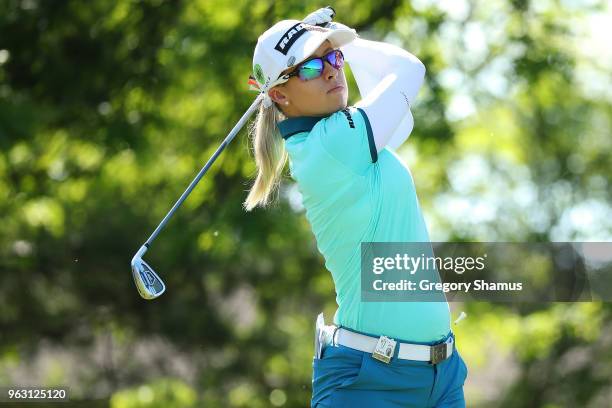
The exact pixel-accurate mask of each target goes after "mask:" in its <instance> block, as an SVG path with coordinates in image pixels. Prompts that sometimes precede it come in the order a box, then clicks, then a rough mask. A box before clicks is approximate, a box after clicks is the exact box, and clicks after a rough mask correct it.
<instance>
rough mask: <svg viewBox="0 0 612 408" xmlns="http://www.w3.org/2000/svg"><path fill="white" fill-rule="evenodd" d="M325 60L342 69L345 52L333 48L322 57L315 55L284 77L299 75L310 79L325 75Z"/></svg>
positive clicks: (305, 79) (303, 79) (304, 78)
mask: <svg viewBox="0 0 612 408" xmlns="http://www.w3.org/2000/svg"><path fill="white" fill-rule="evenodd" d="M325 61H327V62H329V64H330V65H331V66H332V67H334V68H336V69H340V68H342V67H343V66H344V54H342V51H340V50H331V51H330V52H328V53H327V54H325V55H324V56H322V57H313V58H310V59H307V60H306V61H304V62H302V63H300V65H298V66H297V68H296V69H294V70H293V71H291V72H290V73H288V74H285V75H284V76H283V78H284V79H289V78H291V77H292V76H296V75H297V76H299V78H300V79H301V80H302V81H310V80H311V79H315V78H318V77H320V76H321V75H323V71H324V70H325Z"/></svg>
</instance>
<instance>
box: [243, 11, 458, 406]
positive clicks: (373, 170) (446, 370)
mask: <svg viewBox="0 0 612 408" xmlns="http://www.w3.org/2000/svg"><path fill="white" fill-rule="evenodd" d="M332 17H333V10H332V9H331V8H324V9H320V10H317V11H316V12H314V13H312V14H310V15H309V16H308V17H306V18H305V19H304V21H298V20H283V21H280V22H278V23H276V24H275V25H274V26H272V27H271V28H269V29H268V30H267V31H266V32H264V33H263V34H262V35H261V36H260V37H259V39H258V42H257V45H256V47H255V52H254V57H253V74H254V79H255V80H256V81H257V82H256V85H257V87H258V89H259V90H260V91H261V92H262V93H263V94H264V99H262V101H263V102H262V105H261V106H260V109H259V112H258V117H257V119H256V122H255V125H254V126H253V129H252V133H253V134H254V137H253V139H254V140H253V145H254V152H255V161H256V164H257V168H258V174H257V177H256V179H255V183H254V185H253V187H252V188H251V190H250V192H249V194H248V197H247V199H246V201H245V208H246V209H247V210H250V209H252V208H253V207H255V206H257V205H260V206H265V205H266V204H267V203H269V202H270V197H271V195H272V193H273V191H274V190H275V189H276V188H277V187H278V183H279V181H280V176H281V173H282V170H283V168H284V165H285V162H286V160H287V157H288V158H289V168H290V172H291V176H292V178H294V179H295V180H296V182H297V186H298V188H299V191H300V192H301V194H302V197H303V205H304V207H305V209H306V217H307V219H308V221H309V223H310V225H311V227H312V231H313V233H314V235H315V238H316V242H317V247H318V249H319V251H320V252H321V253H322V255H323V256H324V258H325V266H326V267H327V269H328V270H329V271H330V272H331V274H332V277H333V280H334V284H335V288H336V301H337V303H338V309H337V312H336V314H335V316H334V324H333V325H328V326H325V325H324V324H323V322H322V315H319V318H318V319H317V330H316V339H315V343H316V347H315V355H314V359H313V377H312V388H313V390H312V400H311V406H312V407H374V408H377V407H381V408H385V407H464V406H465V401H464V396H463V383H464V381H465V379H466V377H467V367H466V365H465V363H464V361H463V359H462V358H461V356H460V355H459V353H458V352H457V348H456V347H455V341H454V335H453V333H452V331H451V329H450V312H449V307H448V303H447V302H446V300H445V299H444V301H443V302H363V301H361V296H360V295H361V292H360V283H361V275H360V273H361V268H360V259H361V258H360V248H361V242H429V235H428V232H427V228H426V225H425V222H424V219H423V216H422V213H421V209H420V207H419V203H418V199H417V195H416V191H415V187H414V183H413V180H412V176H411V174H410V171H409V170H408V168H407V167H406V165H405V164H404V163H403V162H402V160H401V159H400V158H399V157H398V156H397V155H396V154H395V153H394V151H393V150H394V149H395V148H396V147H397V146H399V145H401V144H402V142H403V141H404V140H406V138H407V137H408V135H409V134H410V132H411V130H412V126H413V118H412V115H411V113H410V104H411V103H412V102H413V101H414V99H415V97H416V95H417V92H418V90H419V88H420V87H421V85H422V83H423V79H424V74H425V68H424V66H423V64H422V63H421V62H420V61H419V60H418V59H417V58H416V57H415V56H413V55H412V54H410V53H408V52H407V51H405V50H403V49H401V48H399V47H397V46H394V45H391V44H387V43H384V42H376V41H368V40H364V39H361V38H359V36H358V35H357V34H356V32H355V30H353V29H350V28H348V27H346V26H344V25H342V24H339V23H333V22H331V20H332ZM321 25H324V26H325V28H323V27H321ZM344 58H346V61H347V62H348V63H349V64H350V66H351V69H352V71H353V73H354V76H355V79H356V81H357V85H358V87H359V90H360V93H361V95H362V98H363V99H362V100H361V101H359V102H358V103H357V104H355V106H347V99H348V91H347V83H346V78H345V76H344V71H343V64H344ZM253 84H255V82H254V81H253ZM287 153H288V155H287Z"/></svg>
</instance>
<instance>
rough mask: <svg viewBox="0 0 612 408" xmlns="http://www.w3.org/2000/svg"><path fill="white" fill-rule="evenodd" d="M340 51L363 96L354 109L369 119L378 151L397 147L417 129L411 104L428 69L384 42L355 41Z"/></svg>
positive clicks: (400, 49)
mask: <svg viewBox="0 0 612 408" xmlns="http://www.w3.org/2000/svg"><path fill="white" fill-rule="evenodd" d="M341 49H342V52H343V53H344V56H345V59H346V62H347V63H348V64H349V65H350V67H351V71H352V72H353V75H354V76H355V81H356V82H357V86H358V87H359V92H360V93H361V96H362V100H361V101H359V102H358V103H357V104H355V106H356V107H358V108H361V109H363V111H364V112H365V113H366V115H367V116H368V119H369V121H370V125H371V127H372V132H373V134H374V140H375V144H376V149H377V151H381V150H382V149H383V148H384V147H385V146H389V147H391V148H393V149H395V148H397V147H398V146H400V145H401V144H402V143H403V142H404V141H405V140H406V139H407V138H408V136H409V135H410V132H411V131H412V128H413V126H414V119H413V117H412V113H411V112H410V105H411V104H412V103H413V102H414V100H415V98H416V95H417V93H418V91H419V89H420V88H421V86H422V85H423V81H424V77H425V66H424V65H423V63H422V62H421V61H420V60H419V59H418V58H417V57H415V56H414V55H412V54H411V53H409V52H408V51H406V50H404V49H402V48H400V47H397V46H395V45H392V44H389V43H385V42H380V41H370V40H365V39H362V38H356V39H355V40H353V41H352V42H350V43H349V44H347V45H345V46H343V47H341Z"/></svg>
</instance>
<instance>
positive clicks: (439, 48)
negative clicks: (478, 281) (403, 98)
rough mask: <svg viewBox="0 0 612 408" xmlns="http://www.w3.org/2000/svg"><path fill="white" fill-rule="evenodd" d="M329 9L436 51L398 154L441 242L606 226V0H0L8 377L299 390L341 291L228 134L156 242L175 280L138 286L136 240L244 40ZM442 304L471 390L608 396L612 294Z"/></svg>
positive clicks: (240, 104)
mask: <svg viewBox="0 0 612 408" xmlns="http://www.w3.org/2000/svg"><path fill="white" fill-rule="evenodd" d="M328 4H331V5H332V6H333V7H334V8H335V10H336V12H337V20H338V21H340V22H342V23H345V24H347V25H349V26H352V27H354V28H356V29H357V31H358V32H359V33H360V34H361V36H362V37H364V38H367V39H372V40H384V41H389V42H392V43H394V44H398V45H401V46H402V47H404V48H405V49H407V50H409V51H411V52H412V53H414V54H415V55H417V56H418V57H419V58H420V59H421V60H422V61H423V62H424V63H425V65H426V67H427V76H426V82H425V85H424V87H423V89H422V90H421V92H420V94H419V97H418V102H417V103H416V104H415V106H414V107H413V108H414V109H413V113H414V117H415V122H416V124H415V129H414V131H413V133H412V135H411V136H410V139H408V141H407V142H406V143H405V144H404V145H403V146H402V147H401V148H400V150H399V153H400V155H401V156H402V157H403V158H404V159H405V161H406V162H407V164H408V165H409V167H410V169H411V171H412V174H413V177H414V179H415V183H416V186H417V190H418V194H419V199H420V201H421V203H422V205H423V208H424V211H425V217H426V220H427V223H428V226H429V229H430V234H431V237H432V240H434V241H444V240H448V241H466V240H473V241H521V242H526V241H548V240H552V241H588V240H599V241H612V239H611V238H612V205H611V202H612V188H611V187H610V174H611V172H612V160H611V155H610V152H611V148H612V137H611V134H612V132H611V130H612V76H611V75H610V72H611V70H612V49H611V47H610V45H609V41H610V38H612V28H611V27H612V9H611V8H610V6H609V4H608V2H607V1H604V0H601V1H598V0H563V1H561V0H537V1H529V0H511V1H510V0H495V1H491V0H489V1H485V0H479V1H467V0H418V1H401V0H379V1H375V0H362V1H348V0H344V1H336V2H331V3H329V2H321V1H284V2H272V1H258V0H252V1H243V0H234V1H232V2H227V1H220V0H194V1H164V0H146V1H126V0H124V1H106V0H91V1H87V2H84V1H59V0H58V1H52V0H2V1H0V215H1V220H2V222H0V273H1V275H0V276H1V280H0V386H26V385H32V386H34V385H38V386H68V387H69V393H70V398H71V400H72V401H73V402H72V403H71V404H70V405H72V406H78V405H82V406H88V407H90V406H101V407H102V406H111V407H114V408H124V407H192V406H193V407H195V406H205V407H268V406H274V407H307V406H309V404H308V403H309V399H310V391H311V385H310V380H311V377H310V375H311V370H312V369H311V359H312V352H313V330H314V318H315V316H316V314H317V313H318V312H319V311H321V310H324V311H325V314H326V319H327V320H328V321H331V319H332V317H333V313H334V311H335V300H334V296H335V295H334V289H333V284H332V280H331V277H330V276H329V273H328V272H327V271H326V270H325V268H324V265H323V259H322V257H321V256H320V255H319V253H318V252H317V249H316V245H315V242H314V238H313V236H312V233H311V232H310V230H309V226H308V223H307V222H306V219H305V216H304V212H303V208H302V207H301V204H300V197H299V193H298V192H297V190H296V188H295V185H294V184H293V182H292V181H291V180H290V179H289V177H288V176H286V177H285V179H284V182H283V187H282V191H281V198H280V200H279V202H278V203H277V204H276V205H275V206H273V207H272V208H270V209H267V210H261V209H259V210H256V211H254V212H252V213H245V212H244V211H243V210H242V202H243V201H244V199H245V197H246V191H247V190H248V188H249V186H250V182H251V179H252V177H253V176H254V172H255V166H254V163H253V160H252V158H251V157H250V154H249V149H248V147H249V145H248V143H247V138H246V132H245V131H244V130H243V131H242V132H241V134H240V135H239V136H238V137H237V138H236V139H235V140H234V142H233V143H232V145H230V146H229V147H228V149H226V151H225V152H224V153H223V155H222V156H221V157H220V158H219V159H218V160H217V162H216V163H215V164H214V166H213V167H212V168H211V170H210V171H209V173H208V174H207V175H206V176H205V178H204V179H203V180H202V182H201V183H200V184H199V185H198V187H197V188H196V190H195V191H194V192H193V194H191V196H190V197H189V199H188V200H187V201H186V203H185V205H184V206H183V207H182V208H181V210H180V211H179V212H178V213H177V214H176V215H175V217H174V218H173V219H172V221H171V222H170V223H169V225H168V226H167V228H166V229H165V230H164V231H163V232H162V234H161V235H160V236H159V238H158V239H157V240H156V242H155V244H154V245H153V250H151V251H150V252H149V253H148V254H147V257H146V259H147V261H149V262H150V263H151V265H153V266H154V268H155V269H156V270H157V271H158V272H159V273H160V274H161V276H162V277H163V278H164V280H165V281H166V284H167V286H168V291H167V293H166V294H164V295H163V296H162V297H161V298H159V299H158V300H155V301H153V302H147V301H144V300H142V299H141V298H140V297H139V296H138V293H137V291H136V288H135V287H134V284H133V282H132V277H131V271H130V259H131V257H132V255H133V254H134V253H135V251H136V250H137V249H138V248H139V247H140V245H141V244H142V243H143V242H144V241H145V239H146V238H147V237H148V236H149V234H150V233H151V232H152V231H153V229H154V228H155V226H156V225H157V224H158V222H159V221H160V220H161V218H162V217H163V216H164V215H165V213H166V212H167V211H168V210H169V208H170V207H171V205H172V204H173V203H174V202H175V200H176V199H177V198H178V197H179V195H180V194H181V193H182V191H183V190H184V189H185V188H186V186H187V185H188V183H189V182H190V181H191V179H192V178H193V177H194V176H195V174H196V173H197V171H198V170H199V169H200V167H201V166H202V165H203V164H204V163H205V162H206V161H207V160H208V158H209V157H210V156H211V154H212V153H213V152H214V150H215V149H216V148H217V146H218V145H219V143H220V142H221V140H222V139H223V138H224V137H225V136H226V135H227V133H228V132H229V130H230V129H231V127H232V126H233V125H234V124H235V123H236V121H237V120H238V119H239V118H240V116H241V115H242V114H243V113H244V111H245V110H246V109H247V107H248V106H249V105H250V104H251V102H252V101H253V99H254V97H255V95H256V94H255V93H254V92H249V91H248V86H247V78H248V75H249V73H250V69H251V58H252V52H253V49H254V46H255V43H256V40H257V37H258V35H260V34H261V33H262V32H263V31H265V30H266V29H267V28H268V27H269V26H271V25H272V24H274V23H275V22H276V21H278V20H281V19H287V18H295V19H300V18H303V17H304V16H305V15H306V14H308V13H309V12H311V11H314V10H315V9H317V8H319V7H322V6H325V5H328ZM347 72H350V69H349V68H347ZM349 79H350V97H349V103H351V104H352V103H355V102H357V101H358V100H359V93H358V90H357V88H356V86H355V83H354V81H353V79H352V77H351V76H350V75H349ZM451 308H452V313H453V319H455V318H456V317H457V316H458V315H459V313H460V312H461V311H465V312H466V313H467V318H466V319H464V320H463V321H461V323H459V324H457V325H456V326H454V330H455V332H456V334H457V339H458V347H459V349H460V351H461V352H462V355H463V356H464V358H465V359H466V362H467V364H468V367H469V374H468V380H467V382H466V386H465V391H466V397H467V400H468V406H469V407H546V408H553V407H607V406H609V405H608V404H609V402H610V401H611V400H612V380H611V378H612V322H611V319H610V316H611V313H612V306H611V305H610V304H603V303H580V304H569V303H557V304H529V305H526V307H523V308H520V310H518V309H516V308H512V307H509V306H508V305H503V304H495V305H493V304H486V303H470V304H457V303H455V304H452V305H451ZM78 401H82V403H79V402H78ZM86 401H88V402H86ZM94 401H97V402H94ZM16 406H17V405H16ZM18 406H25V405H24V404H21V405H18ZM36 406H41V405H40V404H39V405H36ZM58 406H66V404H63V405H58Z"/></svg>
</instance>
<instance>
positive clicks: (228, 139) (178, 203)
mask: <svg viewBox="0 0 612 408" xmlns="http://www.w3.org/2000/svg"><path fill="white" fill-rule="evenodd" d="M262 97H263V94H262V93H260V94H258V95H257V98H256V99H255V101H253V103H252V104H251V106H250V107H249V109H247V111H246V112H245V113H244V115H242V117H241V118H240V120H239V121H238V123H236V125H235V126H234V128H233V129H232V130H231V132H229V134H228V135H227V137H226V138H225V139H224V140H223V143H221V145H219V147H218V148H217V150H216V151H215V153H213V155H212V156H211V157H210V159H208V161H207V162H206V164H205V165H204V167H202V169H201V170H200V172H199V173H198V174H197V176H196V177H195V178H194V179H193V181H192V182H191V184H189V187H187V189H186V190H185V192H184V193H183V194H182V195H181V196H180V197H179V199H178V200H177V201H176V203H174V205H173V206H172V208H171V209H170V211H168V214H166V216H165V217H164V219H163V220H162V221H161V222H160V223H159V225H158V226H157V228H155V231H153V233H152V234H151V236H150V237H149V239H147V242H145V243H144V245H143V246H144V247H146V248H149V247H150V246H151V243H152V242H153V240H154V239H155V238H156V237H157V235H158V234H159V232H160V231H161V230H162V229H163V228H164V227H165V226H166V223H167V222H168V220H169V219H170V218H171V217H172V216H173V215H174V213H175V211H176V210H177V209H178V208H179V207H180V206H181V204H183V201H185V199H186V198H187V197H188V196H189V194H191V192H192V191H193V189H194V188H195V186H196V185H197V184H198V183H199V182H200V180H201V179H202V177H203V176H204V174H206V172H207V171H208V169H209V168H210V166H211V165H212V164H213V163H214V162H215V160H217V157H219V155H220V154H221V152H222V151H223V150H224V149H225V147H226V146H227V145H228V144H230V142H231V141H232V140H233V139H234V137H235V136H236V135H237V134H238V132H240V130H241V129H242V127H243V126H244V124H245V123H246V121H247V120H248V119H249V118H250V117H251V115H252V114H253V112H254V111H255V110H256V109H257V108H258V106H259V103H260V99H261V98H262Z"/></svg>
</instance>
